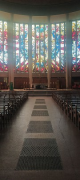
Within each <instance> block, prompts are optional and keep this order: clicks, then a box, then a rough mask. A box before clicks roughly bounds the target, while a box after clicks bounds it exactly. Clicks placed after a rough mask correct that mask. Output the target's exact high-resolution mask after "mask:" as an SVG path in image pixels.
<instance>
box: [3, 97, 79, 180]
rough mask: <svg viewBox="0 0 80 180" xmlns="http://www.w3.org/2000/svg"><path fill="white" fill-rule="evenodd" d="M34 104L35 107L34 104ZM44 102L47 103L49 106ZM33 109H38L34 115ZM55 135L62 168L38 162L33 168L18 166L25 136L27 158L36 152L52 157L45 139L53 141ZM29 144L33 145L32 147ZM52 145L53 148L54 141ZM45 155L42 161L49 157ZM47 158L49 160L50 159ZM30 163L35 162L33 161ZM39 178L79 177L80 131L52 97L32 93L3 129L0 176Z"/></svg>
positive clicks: (6, 178)
mask: <svg viewBox="0 0 80 180" xmlns="http://www.w3.org/2000/svg"><path fill="white" fill-rule="evenodd" d="M40 99H41V100H40ZM36 101H37V102H38V103H37V104H36V103H35V102H36ZM41 102H42V103H41ZM43 102H45V103H43ZM35 105H36V108H34V107H35ZM41 106H42V109H41ZM43 106H46V107H47V109H45V108H44V107H43ZM38 108H40V109H38ZM34 111H38V112H35V114H34V115H32V114H33V112H34ZM44 111H45V112H44ZM46 111H47V112H48V113H46ZM41 122H42V123H41ZM29 139H30V140H29ZM54 139H55V140H56V144H57V147H58V152H59V155H60V159H61V163H62V168H60V169H59V168H57V169H56V168H54V167H53V168H51V169H50V167H49V168H48V169H47V168H46V164H45V165H44V167H43V168H42V169H40V168H39V169H37V166H35V169H34V165H33V167H32V169H30V168H28V169H25V168H24V169H23V168H22V169H20V168H17V165H18V161H19V158H20V157H21V153H23V145H24V142H25V140H28V145H27V147H28V149H27V150H26V152H25V153H27V152H28V150H29V153H28V154H29V156H28V158H30V157H31V158H33V156H34V157H35V158H36V157H38V156H40V158H41V156H42V157H43V156H44V157H46V158H47V156H48V158H49V156H50V151H49V149H48V150H47V149H46V150H45V147H47V145H46V142H47V143H48V144H49V141H51V142H53V140H54ZM38 140H39V141H38ZM41 140H42V141H41ZM30 142H32V143H33V146H30V145H29V143H30ZM39 142H40V143H41V144H39ZM42 142H44V143H42ZM36 143H37V144H36ZM43 146H44V147H43ZM30 147H31V148H33V149H32V150H30ZM50 147H52V148H53V146H51V144H50ZM47 148H48V147H47ZM37 149H39V151H38V150H37ZM43 149H44V150H43ZM46 151H47V152H48V153H47V152H46ZM53 151H54V149H52V151H51V153H52V154H51V157H52V161H54V160H53V159H54V157H53V156H54V155H53V154H54V153H53ZM30 153H32V155H30ZM43 153H44V155H43ZM46 153H47V156H46ZM36 154H37V155H36ZM44 157H43V161H44V159H46V158H44ZM56 157H57V155H56ZM35 158H33V161H34V159H35ZM25 159H26V156H25ZM49 160H50V158H49ZM50 161H51V160H50ZM50 161H49V163H50ZM45 162H46V163H47V161H45ZM28 163H29V162H28ZM30 163H31V164H32V161H30ZM30 163H29V164H30ZM37 163H39V161H38V162H37ZM31 164H30V167H31ZM38 165H39V164H38ZM40 167H41V165H40ZM37 179H38V180H44V179H46V180H53V179H54V180H64V179H65V180H80V131H79V130H78V129H77V127H76V126H75V125H74V124H73V123H72V122H71V120H70V119H68V118H67V116H66V115H65V114H64V112H63V111H62V110H61V109H60V107H58V105H57V104H56V103H55V102H54V101H53V99H52V98H51V97H29V98H28V101H27V102H26V103H25V104H24V105H23V107H22V108H21V109H20V111H18V112H17V114H16V115H14V117H13V119H11V121H10V123H9V124H8V126H7V127H5V130H4V131H3V132H1V133H0V180H37Z"/></svg>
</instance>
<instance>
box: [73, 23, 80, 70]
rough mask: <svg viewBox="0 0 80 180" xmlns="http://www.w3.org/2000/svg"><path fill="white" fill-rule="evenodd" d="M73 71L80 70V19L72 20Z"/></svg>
mask: <svg viewBox="0 0 80 180" xmlns="http://www.w3.org/2000/svg"><path fill="white" fill-rule="evenodd" d="M72 71H73V72H76V71H80V20H78V21H72Z"/></svg>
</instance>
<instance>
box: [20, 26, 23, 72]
mask: <svg viewBox="0 0 80 180" xmlns="http://www.w3.org/2000/svg"><path fill="white" fill-rule="evenodd" d="M20 70H21V71H24V27H23V24H20Z"/></svg>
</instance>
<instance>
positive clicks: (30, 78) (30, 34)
mask: <svg viewBox="0 0 80 180" xmlns="http://www.w3.org/2000/svg"><path fill="white" fill-rule="evenodd" d="M28 30H29V31H28V32H29V38H28V45H29V84H30V88H32V16H30V20H29V28H28Z"/></svg>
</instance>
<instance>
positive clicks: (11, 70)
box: [8, 14, 14, 87]
mask: <svg viewBox="0 0 80 180" xmlns="http://www.w3.org/2000/svg"><path fill="white" fill-rule="evenodd" d="M8 59H9V85H10V82H12V83H13V87H14V62H13V14H11V21H9V22H8Z"/></svg>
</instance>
